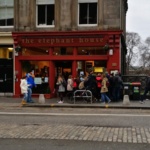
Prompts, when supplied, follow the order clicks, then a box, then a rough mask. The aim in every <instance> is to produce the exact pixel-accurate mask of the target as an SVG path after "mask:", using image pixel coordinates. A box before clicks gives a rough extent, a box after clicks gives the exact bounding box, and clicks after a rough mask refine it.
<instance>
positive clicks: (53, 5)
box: [0, 0, 128, 97]
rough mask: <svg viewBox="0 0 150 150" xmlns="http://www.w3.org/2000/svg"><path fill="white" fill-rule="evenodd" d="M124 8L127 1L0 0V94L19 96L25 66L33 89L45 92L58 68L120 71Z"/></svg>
mask: <svg viewBox="0 0 150 150" xmlns="http://www.w3.org/2000/svg"><path fill="white" fill-rule="evenodd" d="M127 9H128V4H127V0H0V61H1V65H0V69H1V70H3V72H2V73H0V93H1V95H4V94H5V95H8V94H12V95H14V96H16V97H18V96H20V87H19V84H20V79H21V77H22V76H23V75H24V74H26V73H27V72H28V71H29V70H33V71H34V73H35V76H36V77H35V82H36V84H37V88H36V89H34V90H33V94H35V95H37V94H39V93H41V92H42V93H45V96H46V95H48V96H52V94H49V90H53V88H54V86H55V78H56V76H57V75H58V74H59V73H62V74H63V75H64V76H65V77H66V78H67V76H68V75H69V74H72V75H73V77H76V76H77V75H80V74H81V73H82V74H85V75H87V74H88V70H89V69H91V68H92V69H93V70H94V72H95V73H98V72H105V71H107V72H109V73H111V72H114V71H116V70H118V71H120V72H121V73H122V74H125V71H124V70H125V54H126V46H125V38H124V35H125V32H126V12H127ZM5 85H9V86H5ZM3 87H5V88H3ZM8 87H9V88H8Z"/></svg>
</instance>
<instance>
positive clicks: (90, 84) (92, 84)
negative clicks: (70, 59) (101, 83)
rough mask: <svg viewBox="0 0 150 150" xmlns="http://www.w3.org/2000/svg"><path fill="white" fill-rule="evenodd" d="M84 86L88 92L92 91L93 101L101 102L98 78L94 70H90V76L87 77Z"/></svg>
mask: <svg viewBox="0 0 150 150" xmlns="http://www.w3.org/2000/svg"><path fill="white" fill-rule="evenodd" d="M84 86H85V88H86V89H87V90H90V91H91V92H92V95H93V98H94V99H93V101H98V100H99V93H100V91H98V88H97V82H96V76H95V74H94V73H93V69H90V70H89V75H88V77H87V80H85V82H84Z"/></svg>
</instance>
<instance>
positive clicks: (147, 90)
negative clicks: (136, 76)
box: [140, 77, 150, 104]
mask: <svg viewBox="0 0 150 150" xmlns="http://www.w3.org/2000/svg"><path fill="white" fill-rule="evenodd" d="M149 91H150V77H148V79H147V82H146V86H145V90H144V94H143V95H142V96H141V100H140V103H141V104H143V103H144V100H145V99H146V95H147V93H148V92H149Z"/></svg>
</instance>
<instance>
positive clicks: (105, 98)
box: [101, 93, 110, 102]
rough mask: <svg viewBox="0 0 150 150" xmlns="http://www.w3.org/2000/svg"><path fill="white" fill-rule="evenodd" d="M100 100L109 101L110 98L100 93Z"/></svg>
mask: <svg viewBox="0 0 150 150" xmlns="http://www.w3.org/2000/svg"><path fill="white" fill-rule="evenodd" d="M101 100H102V102H106V101H107V102H109V101H110V98H109V97H108V96H107V94H106V93H101Z"/></svg>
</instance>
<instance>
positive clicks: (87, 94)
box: [73, 88, 92, 104]
mask: <svg viewBox="0 0 150 150" xmlns="http://www.w3.org/2000/svg"><path fill="white" fill-rule="evenodd" d="M77 98H78V99H81V100H84V101H85V102H87V103H88V102H91V103H92V92H91V91H90V90H87V89H86V88H85V89H82V90H76V91H74V93H73V102H74V104H75V101H76V99H77Z"/></svg>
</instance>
